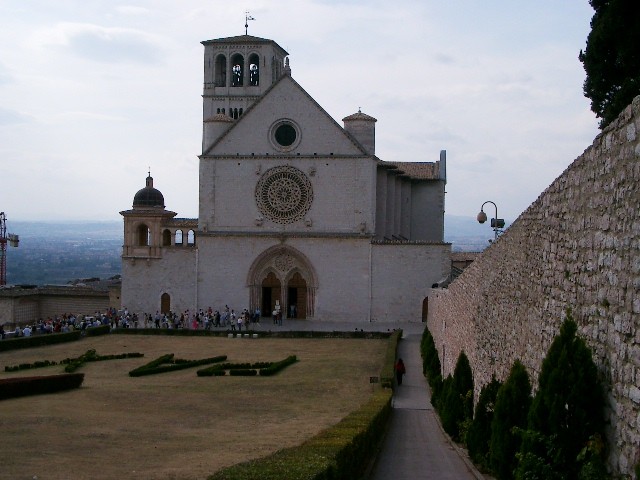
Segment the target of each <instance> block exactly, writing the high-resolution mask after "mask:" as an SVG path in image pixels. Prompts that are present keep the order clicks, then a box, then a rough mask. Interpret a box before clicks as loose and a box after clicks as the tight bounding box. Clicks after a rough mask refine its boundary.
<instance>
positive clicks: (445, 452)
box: [370, 326, 484, 480]
mask: <svg viewBox="0 0 640 480" xmlns="http://www.w3.org/2000/svg"><path fill="white" fill-rule="evenodd" d="M422 328H424V326H422ZM420 337H421V333H407V332H406V331H405V333H404V336H403V339H402V340H401V341H400V345H399V354H398V356H399V357H400V358H402V359H403V361H404V363H405V365H406V367H407V373H406V375H405V377H404V380H403V382H402V385H401V386H399V387H398V388H397V389H396V393H395V394H394V397H393V411H392V413H391V424H390V426H389V431H388V432H387V436H386V438H385V440H384V442H383V445H382V450H381V452H380V455H379V456H378V459H377V461H376V464H375V466H374V469H373V472H372V475H371V477H370V480H389V479H393V480H405V479H406V480H416V479H433V480H448V479H452V480H454V479H455V480H465V479H483V478H484V477H483V476H482V475H481V474H480V473H478V472H477V471H476V469H475V468H474V467H473V465H472V464H471V462H470V461H469V459H468V458H467V457H466V454H465V452H464V451H462V450H460V449H459V448H458V447H457V446H456V445H453V444H451V442H450V441H449V439H448V437H447V436H446V435H445V434H444V433H443V432H442V429H441V427H440V423H439V421H438V419H437V418H436V413H435V411H434V409H433V407H432V406H431V401H430V394H429V388H428V386H427V382H426V379H425V378H424V376H423V375H422V360H421V358H420Z"/></svg>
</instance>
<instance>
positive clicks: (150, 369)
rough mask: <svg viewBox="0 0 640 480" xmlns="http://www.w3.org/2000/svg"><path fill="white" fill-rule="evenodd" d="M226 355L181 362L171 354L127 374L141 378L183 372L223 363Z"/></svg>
mask: <svg viewBox="0 0 640 480" xmlns="http://www.w3.org/2000/svg"><path fill="white" fill-rule="evenodd" d="M226 359H227V356H226V355H219V356H217V357H211V358H204V359H202V360H182V359H175V360H174V358H173V353H168V354H166V355H162V356H160V357H158V358H156V359H155V360H152V361H151V362H149V363H147V364H145V365H142V366H141V367H138V368H135V369H133V370H131V371H130V372H129V376H131V377H142V376H143V375H154V374H156V373H165V372H173V371H176V370H184V369H186V368H193V367H199V366H200V365H208V364H210V363H218V362H224V361H225V360H226Z"/></svg>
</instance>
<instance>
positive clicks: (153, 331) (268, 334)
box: [98, 327, 392, 339]
mask: <svg viewBox="0 0 640 480" xmlns="http://www.w3.org/2000/svg"><path fill="white" fill-rule="evenodd" d="M98 328H100V327H98ZM111 333H112V334H116V335H165V336H183V337H226V336H227V335H228V334H230V333H238V334H240V333H242V334H249V335H253V334H254V333H255V334H258V335H259V336H260V337H262V338H365V339H383V338H389V337H390V336H391V335H392V333H389V332H364V331H355V330H354V331H353V332H316V331H288V330H286V331H285V330H282V331H271V330H243V331H242V332H234V331H232V330H190V329H187V328H116V329H114V330H111Z"/></svg>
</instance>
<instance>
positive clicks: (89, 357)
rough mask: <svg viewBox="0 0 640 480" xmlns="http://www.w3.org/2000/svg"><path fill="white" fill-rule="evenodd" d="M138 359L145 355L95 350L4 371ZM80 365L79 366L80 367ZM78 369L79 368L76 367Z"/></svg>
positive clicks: (7, 367)
mask: <svg viewBox="0 0 640 480" xmlns="http://www.w3.org/2000/svg"><path fill="white" fill-rule="evenodd" d="M90 352H93V354H91V353H90ZM138 357H144V354H143V353H135V352H134V353H121V354H118V355H97V354H96V353H95V350H87V351H86V352H85V353H84V354H83V355H81V356H80V357H76V358H65V359H64V360H60V361H59V362H56V361H55V360H39V361H37V362H33V363H21V364H19V365H11V366H9V365H6V366H5V367H4V371H5V372H17V371H19V370H29V369H34V368H44V367H50V366H53V365H58V364H61V365H65V364H66V365H67V366H69V365H70V364H73V363H75V362H78V361H79V359H81V358H84V360H83V361H82V362H81V363H84V362H100V361H103V360H117V359H121V358H138ZM79 366H80V365H78V367H79ZM76 368H77V367H76ZM74 370H75V368H74ZM65 371H67V373H72V371H68V370H66V368H65Z"/></svg>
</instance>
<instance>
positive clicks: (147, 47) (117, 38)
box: [36, 23, 162, 64]
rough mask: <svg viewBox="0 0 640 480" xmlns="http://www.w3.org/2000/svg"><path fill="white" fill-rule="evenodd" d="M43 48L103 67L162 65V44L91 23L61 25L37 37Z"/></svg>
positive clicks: (144, 35)
mask: <svg viewBox="0 0 640 480" xmlns="http://www.w3.org/2000/svg"><path fill="white" fill-rule="evenodd" d="M36 41H37V42H38V43H40V44H41V45H57V46H60V47H62V48H66V49H68V50H69V51H70V52H72V53H73V54H75V55H77V56H79V57H82V58H85V59H89V60H94V61H96V62H102V63H142V64H155V63H159V62H160V59H161V58H162V41H161V40H160V39H159V38H158V37H156V36H153V35H150V34H147V33H145V32H142V31H140V30H134V29H130V28H120V27H102V26H99V25H94V24H87V23H60V24H58V25H57V26H56V27H55V28H53V29H50V30H47V31H42V32H40V33H39V34H38V35H36Z"/></svg>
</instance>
